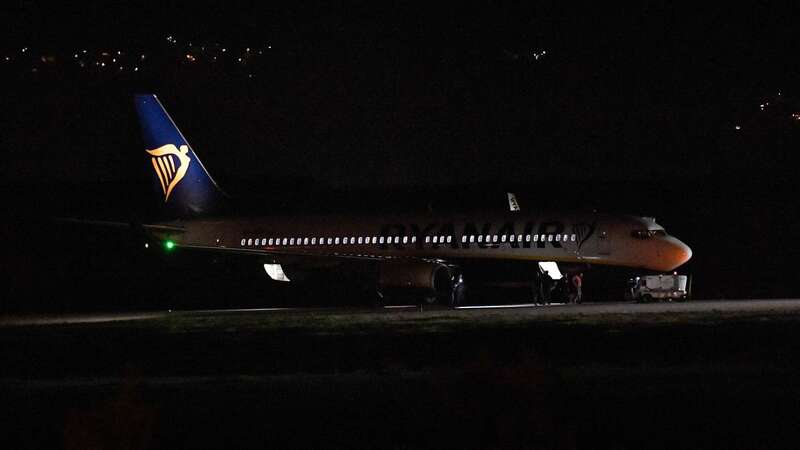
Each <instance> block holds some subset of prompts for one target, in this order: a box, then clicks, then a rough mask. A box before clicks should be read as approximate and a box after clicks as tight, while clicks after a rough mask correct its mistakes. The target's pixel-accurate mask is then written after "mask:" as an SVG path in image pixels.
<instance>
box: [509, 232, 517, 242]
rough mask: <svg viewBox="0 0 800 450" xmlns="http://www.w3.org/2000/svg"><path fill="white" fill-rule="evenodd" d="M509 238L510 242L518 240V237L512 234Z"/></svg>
mask: <svg viewBox="0 0 800 450" xmlns="http://www.w3.org/2000/svg"><path fill="white" fill-rule="evenodd" d="M508 240H509V241H510V242H516V241H517V237H516V236H514V235H513V234H512V235H511V236H509V237H508Z"/></svg>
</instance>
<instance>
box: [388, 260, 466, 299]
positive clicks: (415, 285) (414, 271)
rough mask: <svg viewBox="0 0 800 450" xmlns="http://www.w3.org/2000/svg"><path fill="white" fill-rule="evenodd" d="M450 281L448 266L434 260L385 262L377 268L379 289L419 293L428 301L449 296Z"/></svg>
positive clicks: (450, 275) (450, 274)
mask: <svg viewBox="0 0 800 450" xmlns="http://www.w3.org/2000/svg"><path fill="white" fill-rule="evenodd" d="M452 282H453V281H452V273H451V270H450V268H449V267H448V266H446V265H444V264H439V263H435V262H385V263H381V264H380V267H379V268H378V287H379V288H380V289H381V290H384V291H385V290H390V291H404V292H406V293H409V294H411V293H413V294H421V295H423V296H425V298H426V299H428V300H429V301H435V300H436V299H437V297H439V298H446V297H447V296H449V295H450V288H451V286H452Z"/></svg>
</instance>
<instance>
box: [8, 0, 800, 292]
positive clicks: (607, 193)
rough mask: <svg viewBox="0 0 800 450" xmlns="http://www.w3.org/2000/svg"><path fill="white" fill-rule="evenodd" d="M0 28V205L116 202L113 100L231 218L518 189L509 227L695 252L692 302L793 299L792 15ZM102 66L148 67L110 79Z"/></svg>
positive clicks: (513, 15) (337, 13)
mask: <svg viewBox="0 0 800 450" xmlns="http://www.w3.org/2000/svg"><path fill="white" fill-rule="evenodd" d="M2 8H4V9H5V10H6V11H4V12H3V14H2V17H3V18H4V20H5V21H6V22H7V23H14V24H15V26H10V27H5V29H4V30H3V31H2V32H1V33H2V34H1V35H2V39H1V40H0V51H1V52H2V55H0V58H6V57H8V58H9V59H10V60H9V61H4V60H0V73H1V74H2V76H3V77H4V78H5V79H6V80H7V83H6V84H5V85H6V86H7V88H6V91H5V100H6V101H5V102H4V108H3V111H2V112H0V146H1V147H2V150H3V152H4V161H3V164H2V165H0V176H1V177H2V178H3V179H4V184H5V186H6V188H5V189H6V191H7V192H8V193H9V194H11V195H10V197H12V198H13V199H14V200H17V202H16V204H18V205H23V206H25V207H30V205H32V204H35V205H38V204H41V203H40V202H42V201H49V202H50V203H52V204H63V203H65V202H66V203H69V202H67V201H66V200H65V198H67V197H70V196H71V198H78V199H82V200H80V201H79V203H80V202H82V204H81V205H79V206H81V207H82V208H83V209H84V210H93V209H94V210H97V209H103V208H102V207H99V206H98V205H102V206H104V207H108V206H109V205H116V207H117V208H118V209H119V205H120V204H119V202H118V201H117V199H119V198H120V197H121V196H123V195H124V196H126V197H124V198H129V199H131V202H132V201H134V199H135V197H137V196H138V195H140V194H139V191H140V189H139V186H140V183H141V181H142V177H143V176H147V174H146V172H145V169H146V168H145V167H144V166H143V164H142V163H143V161H144V160H143V159H142V151H141V144H140V142H139V137H138V128H137V125H136V123H135V118H134V116H133V112H132V105H131V101H130V96H131V94H132V93H134V92H155V93H157V94H158V95H159V96H160V98H161V99H162V101H163V102H164V104H165V105H166V106H167V108H168V109H169V110H170V112H171V114H172V116H173V117H174V118H175V120H176V121H177V123H178V125H179V126H180V127H181V129H182V130H183V131H184V133H185V134H186V135H187V137H188V139H189V141H190V142H191V143H192V144H193V146H194V148H195V150H196V151H197V152H198V154H199V155H200V156H201V158H202V159H203V161H204V163H205V166H206V167H208V168H209V169H210V170H211V172H212V174H213V175H214V176H215V177H216V178H217V179H218V181H220V182H221V184H222V185H223V187H225V188H226V189H227V190H228V191H229V192H230V193H231V194H234V195H235V196H238V197H240V198H248V197H250V196H253V195H254V194H259V195H261V194H264V195H266V196H267V197H271V198H273V199H274V198H279V199H282V201H283V202H284V206H285V204H287V203H288V204H291V203H298V202H299V203H302V202H300V200H301V197H302V196H303V195H305V194H307V193H308V191H309V189H319V190H322V191H325V190H326V188H333V189H334V190H332V191H330V192H333V194H330V195H331V196H333V197H337V196H338V197H339V200H342V201H343V203H348V202H349V203H351V204H356V203H359V202H361V203H365V204H367V205H370V204H371V203H369V202H367V201H365V200H363V198H364V197H359V196H355V197H347V195H348V194H346V192H348V191H353V190H358V191H357V192H363V191H364V190H365V189H366V190H374V191H377V192H380V193H381V194H378V200H380V199H381V198H382V197H380V196H381V195H383V194H382V193H383V192H388V191H391V190H400V191H403V190H406V192H411V194H412V195H411V196H412V197H414V196H416V197H415V198H416V203H414V200H412V201H411V202H410V203H411V204H412V205H413V206H420V205H425V204H426V203H427V196H428V195H429V194H428V193H429V192H430V191H431V190H433V191H435V192H437V193H438V195H441V196H444V198H456V197H457V196H458V192H463V191H464V190H469V189H472V190H471V191H469V192H478V191H481V190H483V191H486V192H497V193H498V195H497V196H496V197H491V198H501V199H502V198H503V197H502V195H503V192H504V189H506V188H508V187H514V188H515V189H518V192H523V193H524V194H523V195H522V201H523V206H525V205H526V204H527V205H535V207H540V206H542V205H546V206H555V207H566V208H598V209H604V210H621V211H626V212H631V213H639V214H647V215H655V216H656V217H658V218H659V220H660V221H661V222H663V223H664V225H665V226H666V227H667V229H668V230H670V231H672V232H674V233H675V234H676V235H678V236H679V237H681V238H682V239H684V240H686V241H687V242H688V243H689V244H690V245H692V247H693V248H694V250H695V257H694V259H693V261H692V262H691V263H690V264H691V267H689V268H688V270H690V271H694V272H696V273H700V274H702V277H700V278H698V283H700V284H699V285H698V289H701V288H702V289H704V290H705V292H707V293H709V295H722V294H719V292H723V293H724V291H725V289H724V288H723V287H721V286H722V285H724V284H725V283H726V282H727V281H728V280H730V279H737V280H740V281H741V283H740V284H741V285H742V286H744V287H742V289H740V290H739V292H744V293H748V292H749V293H751V295H756V294H759V293H761V294H763V295H788V294H791V292H793V287H792V286H790V285H789V284H787V283H786V282H785V281H781V280H783V278H782V277H781V276H780V274H781V272H782V271H783V269H784V268H785V267H789V265H790V264H791V261H794V260H796V258H797V256H800V255H798V254H797V253H798V252H797V251H795V250H794V249H793V248H792V246H788V245H786V241H785V236H787V233H795V234H796V226H795V223H796V218H797V217H798V214H797V212H798V211H797V207H796V206H795V205H796V199H795V189H794V179H795V177H796V174H795V170H796V169H795V168H796V167H797V165H798V163H800V156H798V153H797V151H796V148H797V145H796V144H797V142H798V137H797V135H798V131H800V128H798V127H799V126H800V122H798V121H797V120H796V119H793V118H792V114H793V113H796V112H800V103H798V101H799V100H800V90H799V89H798V87H800V85H799V83H798V81H799V80H800V78H799V76H800V63H799V60H798V58H797V55H800V48H798V47H800V39H799V38H800V36H798V31H797V26H796V25H797V20H796V19H797V17H798V11H797V7H795V6H793V5H788V6H787V4H776V3H773V4H770V5H763V4H757V5H744V6H739V5H736V6H734V5H732V4H727V5H724V6H703V5H696V4H692V5H689V6H674V5H673V3H672V2H645V3H642V4H637V5H635V6H625V7H609V6H607V5H605V4H599V3H598V4H594V5H592V6H590V7H587V6H586V5H577V4H565V3H564V2H546V3H535V4H532V5H528V6H524V7H519V6H514V7H508V6H505V5H501V4H498V3H492V2H484V3H479V4H477V5H471V6H469V7H465V6H463V5H436V6H433V5H429V4H422V5H406V4H404V3H396V4H394V5H390V6H386V5H385V4H383V3H380V4H373V3H372V2H364V3H361V4H342V3H336V4H334V5H330V4H328V3H322V4H320V3H313V4H303V5H294V4H289V3H278V4H265V3H263V2H251V3H244V4H242V3H239V4H229V3H227V2H226V3H224V4H223V3H218V4H217V5H216V6H212V7H206V6H203V5H197V4H195V3H179V2H169V1H167V2H158V3H148V4H146V6H142V5H137V6H128V5H114V4H112V5H108V4H106V3H104V2H82V3H80V4H73V3H71V2H69V3H68V2H64V3H62V4H61V5H60V6H57V7H56V8H55V9H52V7H51V6H47V7H45V6H41V5H37V4H34V3H32V2H23V3H21V4H18V5H4V6H3V7H2ZM168 36H172V37H173V38H174V39H175V40H176V41H177V42H176V43H171V42H168V41H167V37H168ZM189 43H192V47H190V46H189ZM201 46H202V47H205V48H206V49H205V50H203V51H200V50H198V48H199V47H201ZM248 47H250V48H251V49H252V52H251V53H250V55H247V54H246V53H245V51H246V48H248ZM23 48H27V50H26V52H25V53H24V54H23V53H22V52H21V49H23ZM222 48H225V49H226V50H227V52H226V53H225V54H224V55H223V53H221V49H222ZM83 49H86V50H87V54H86V55H85V56H84V55H83V54H82V53H81V54H80V55H79V56H80V57H79V58H77V59H76V58H74V53H75V52H79V51H82V50H83ZM115 50H121V51H123V52H124V53H125V54H126V55H128V56H127V57H128V58H131V57H135V55H137V54H139V53H146V54H147V58H146V60H145V62H144V63H141V70H139V71H137V72H135V73H133V72H131V70H130V69H131V66H133V65H134V64H133V63H131V62H130V60H128V59H126V60H125V68H124V70H122V71H118V70H116V69H114V68H113V67H112V66H115V64H116V63H115V64H114V65H112V64H111V62H110V61H109V59H110V58H112V57H113V56H114V55H113V53H114V51H115ZM102 52H107V53H109V55H108V56H100V55H101V54H102ZM258 52H261V53H258ZM542 52H545V53H544V54H542ZM187 53H191V54H192V56H193V57H196V58H197V60H196V61H193V62H189V61H187V59H186V58H187V57H186V55H187ZM256 54H257V55H256ZM213 56H218V57H219V58H220V59H219V60H218V61H216V62H211V58H212V57H213ZM42 57H45V60H42ZM47 57H52V60H50V62H46V61H47ZM238 57H243V58H244V61H243V62H241V63H240V62H238V61H237V58H238ZM103 58H106V59H104V60H103ZM79 60H80V61H84V60H85V62H86V64H87V67H84V68H80V67H79V66H78V65H77V63H76V61H79ZM101 60H103V61H106V62H108V64H109V67H108V68H106V69H101V68H98V67H97V66H93V64H95V63H99V62H100V61H101ZM34 69H35V71H34ZM761 105H764V107H763V108H762V107H761ZM737 126H738V127H740V128H741V129H739V130H737V129H736V127H737ZM98 186H101V187H98ZM108 186H115V187H116V188H114V189H109V188H108ZM309 186H311V188H310V187H309ZM76 189H77V190H87V191H89V192H92V195H90V196H86V195H82V196H75V195H71V193H73V192H74V191H75V190H76ZM410 189H419V191H412V190H410ZM297 192H300V193H301V194H297ZM420 192H422V193H423V194H421V195H420ZM128 195H130V197H128ZM351 195H352V194H351ZM448 196H451V197H448ZM420 199H421V200H420ZM303 201H305V200H303ZM392 201H393V200H392ZM459 201H460V204H461V205H464V204H467V205H469V204H470V202H469V201H470V197H469V196H467V197H466V200H465V197H464V196H463V194H462V197H460V198H459ZM548 202H549V203H548ZM13 203H15V202H13V201H12V204H13ZM318 203H320V202H318ZM384 203H385V202H384ZM440 203H441V202H440ZM303 204H305V203H303ZM372 204H374V203H372ZM126 205H127V203H126ZM270 205H274V203H270ZM501 206H502V205H501ZM12 207H13V205H12ZM385 207H386V206H385V205H384V208H385ZM423 208H424V207H423ZM746 236H749V237H751V238H744V237H746ZM742 260H744V261H759V263H758V264H749V263H748V264H742V263H741V261H742ZM764 261H766V262H764ZM754 270H755V272H754ZM742 280H746V281H742ZM703 283H704V285H703ZM775 283H778V284H775ZM780 283H783V284H780ZM740 287H741V286H740ZM765 292H766V294H764V293H765ZM727 295H737V294H735V293H734V294H730V293H729V294H727ZM741 295H745V294H741Z"/></svg>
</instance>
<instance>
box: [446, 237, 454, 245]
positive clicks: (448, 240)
mask: <svg viewBox="0 0 800 450" xmlns="http://www.w3.org/2000/svg"><path fill="white" fill-rule="evenodd" d="M451 242H453V236H447V243H448V244H449V243H451Z"/></svg>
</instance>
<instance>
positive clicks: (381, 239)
mask: <svg viewBox="0 0 800 450" xmlns="http://www.w3.org/2000/svg"><path fill="white" fill-rule="evenodd" d="M378 242H380V243H381V244H383V236H381V238H380V240H379V241H378Z"/></svg>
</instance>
